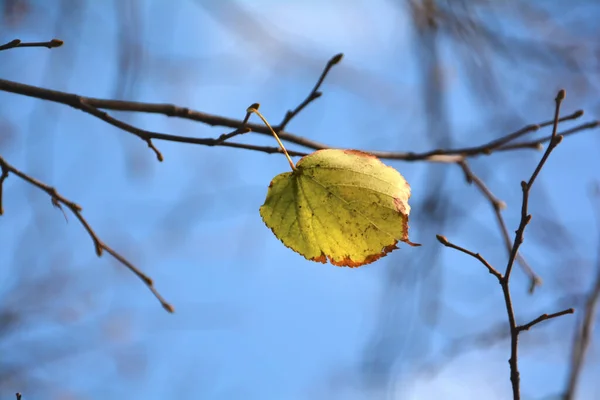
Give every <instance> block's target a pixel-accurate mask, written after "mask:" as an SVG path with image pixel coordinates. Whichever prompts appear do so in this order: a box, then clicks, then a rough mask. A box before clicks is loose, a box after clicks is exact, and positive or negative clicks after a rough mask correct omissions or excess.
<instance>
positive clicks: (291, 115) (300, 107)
mask: <svg viewBox="0 0 600 400" xmlns="http://www.w3.org/2000/svg"><path fill="white" fill-rule="evenodd" d="M343 57H344V55H343V54H342V53H339V54H336V55H335V56H333V57H332V58H331V59H330V60H329V61H328V62H327V65H325V69H324V70H323V72H322V73H321V76H320V77H319V80H318V81H317V83H316V84H315V86H314V87H313V89H312V90H311V91H310V93H309V94H308V96H307V97H306V98H305V99H304V101H302V103H300V104H299V105H298V107H296V108H295V109H293V110H289V111H288V112H287V113H285V117H283V120H282V121H281V123H280V124H279V125H278V126H277V127H275V128H274V129H275V132H276V133H278V134H279V132H281V131H283V130H284V129H285V128H286V127H287V124H289V122H290V121H291V120H292V118H294V117H295V116H296V115H298V114H299V113H300V112H301V111H302V110H304V109H305V108H306V107H307V106H308V105H309V104H310V103H312V102H313V101H315V100H316V99H318V98H319V97H321V95H322V94H323V93H321V92H320V91H319V89H320V88H321V85H322V84H323V81H324V80H325V78H326V77H327V74H328V73H329V71H331V68H333V67H334V66H335V65H336V64H338V63H339V62H340V61H342V58H343Z"/></svg>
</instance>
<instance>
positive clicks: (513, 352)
mask: <svg viewBox="0 0 600 400" xmlns="http://www.w3.org/2000/svg"><path fill="white" fill-rule="evenodd" d="M564 98H565V91H564V90H560V91H559V92H558V94H557V95H556V98H555V100H554V101H555V104H556V106H555V108H554V124H553V125H552V136H551V139H550V144H549V145H548V147H547V149H546V151H545V152H544V155H543V156H542V158H541V160H540V162H539V163H538V165H537V166H536V168H535V170H534V171H533V174H531V178H529V181H528V182H525V181H523V182H521V188H522V190H523V202H522V205H521V220H520V222H519V227H518V228H517V231H516V233H515V240H514V242H513V245H512V251H511V253H510V256H509V258H508V262H507V264H506V270H505V272H504V277H503V278H502V280H501V282H500V285H501V287H502V292H503V294H504V303H505V305H506V313H507V314H508V324H509V328H510V339H511V340H510V342H511V343H510V358H509V360H508V362H509V364H510V381H511V383H512V390H513V399H514V400H519V399H520V398H521V384H520V382H521V377H520V373H519V360H518V351H519V332H520V331H519V329H518V326H517V322H516V319H515V313H514V309H513V305H512V299H511V295H510V287H509V281H510V274H511V272H512V268H513V265H514V262H515V259H516V257H517V253H518V252H519V247H520V246H521V243H523V234H524V233H525V227H526V226H527V224H529V221H531V215H530V214H528V208H529V194H530V192H531V187H532V186H533V183H534V182H535V179H536V178H537V176H538V175H539V173H540V171H541V170H542V168H543V166H544V164H545V163H546V160H547V159H548V157H549V156H550V153H552V150H554V148H555V147H556V146H557V145H558V144H559V143H560V140H561V139H562V136H557V131H558V123H559V116H560V106H561V104H562V101H563V100H564Z"/></svg>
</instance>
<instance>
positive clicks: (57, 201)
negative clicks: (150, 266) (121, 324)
mask: <svg viewBox="0 0 600 400" xmlns="http://www.w3.org/2000/svg"><path fill="white" fill-rule="evenodd" d="M0 167H1V168H2V171H8V173H11V174H14V175H16V176H18V177H19V178H21V179H22V180H24V181H25V182H27V183H29V184H31V185H33V186H35V187H37V188H38V189H40V190H42V191H44V192H46V194H48V196H50V199H51V200H52V204H54V205H55V206H57V207H59V208H61V209H62V207H61V205H63V206H65V207H66V208H68V209H69V210H70V211H71V213H73V215H75V217H76V218H77V219H78V220H79V222H80V223H81V225H82V226H83V227H84V229H85V230H86V232H87V233H88V234H89V236H90V238H91V239H92V242H93V243H94V248H95V250H96V254H97V255H98V257H100V256H102V252H103V251H104V250H106V252H107V253H109V254H110V255H111V256H113V257H114V258H115V259H116V260H117V261H119V262H120V263H121V264H123V265H124V266H125V267H127V268H128V269H129V270H130V271H131V272H133V273H134V274H135V275H136V276H137V277H138V278H140V279H141V280H142V281H143V282H144V283H145V284H146V286H147V287H148V289H150V291H151V292H152V293H153V294H154V296H155V297H156V298H157V299H158V301H160V303H161V305H162V306H163V308H164V309H165V310H167V311H168V312H170V313H172V312H174V311H175V310H174V308H173V306H172V305H171V304H169V303H168V302H167V301H166V300H165V299H164V298H163V297H162V296H161V295H160V293H159V292H158V291H157V290H156V288H155V287H154V283H153V282H152V279H151V278H150V277H149V276H147V275H146V274H144V273H143V272H142V271H140V270H139V269H138V268H137V267H136V266H135V265H133V264H132V263H131V262H129V261H128V260H127V259H126V258H125V257H123V256H122V255H120V254H119V253H117V252H116V251H115V250H113V249H112V248H111V247H109V246H108V245H107V244H106V243H104V242H103V241H102V240H101V239H100V238H99V237H98V235H96V233H95V232H94V230H93V229H92V227H91V226H90V224H89V223H88V221H87V220H86V219H85V218H84V217H83V215H82V213H81V211H82V209H81V207H80V206H79V205H78V204H76V203H74V202H72V201H71V200H68V199H66V198H65V197H63V196H62V195H60V194H59V193H58V192H57V191H56V189H55V188H53V187H51V186H48V185H46V184H45V183H43V182H40V181H38V180H37V179H35V178H33V177H31V176H29V175H27V174H25V173H24V172H22V171H20V170H19V169H17V168H15V167H13V166H12V165H10V164H9V163H8V162H7V161H6V160H5V159H4V158H3V157H2V156H0Z"/></svg>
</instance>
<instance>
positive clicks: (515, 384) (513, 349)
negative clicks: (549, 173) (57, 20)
mask: <svg viewBox="0 0 600 400" xmlns="http://www.w3.org/2000/svg"><path fill="white" fill-rule="evenodd" d="M564 98H565V91H564V90H560V91H559V92H558V94H557V96H556V99H555V103H556V107H555V110H554V120H553V121H554V122H553V124H552V136H551V139H550V145H549V146H548V148H547V149H546V152H545V153H544V155H543V156H542V158H541V160H540V161H539V163H538V165H537V166H536V168H535V170H534V171H533V173H532V175H531V178H530V179H529V181H528V182H524V181H523V182H521V187H522V189H523V203H522V207H521V221H520V223H519V228H518V229H517V231H516V233H515V240H514V243H513V245H512V247H511V252H510V255H509V259H508V263H507V266H506V270H505V272H504V275H502V274H501V273H500V272H498V271H497V270H496V269H495V268H494V267H493V266H492V265H490V264H489V263H488V262H487V261H486V260H485V259H484V258H483V257H482V256H481V255H480V254H479V253H475V252H472V251H470V250H467V249H465V248H463V247H460V246H457V245H454V244H452V243H450V242H449V241H448V240H447V239H446V238H445V237H444V236H441V235H437V238H438V240H439V241H440V243H442V244H443V245H445V246H447V247H451V248H453V249H456V250H458V251H460V252H463V253H465V254H468V255H470V256H471V257H474V258H476V259H478V260H479V261H480V262H481V263H482V264H483V265H484V266H485V267H486V268H487V269H488V271H489V272H490V273H491V274H492V275H494V276H495V277H496V279H497V280H498V282H499V283H500V287H501V288H502V295H503V297H504V305H505V307H506V314H507V316H508V326H509V328H510V358H509V360H508V362H509V365H510V381H511V386H512V392H513V400H520V398H521V388H520V387H521V385H520V379H521V378H520V373H519V364H518V349H519V333H521V332H522V331H525V330H528V329H529V328H531V327H532V326H534V325H535V324H537V323H539V322H541V321H545V320H547V319H551V318H556V317H559V316H561V315H565V314H571V313H573V312H574V310H573V309H568V310H564V311H561V312H558V313H554V314H543V315H541V316H540V317H538V318H536V319H534V320H533V321H531V322H529V323H527V324H525V325H517V322H516V318H515V311H514V307H513V304H512V298H511V293H510V274H511V271H512V268H513V265H514V262H515V260H516V257H517V253H518V250H519V246H520V245H521V243H522V242H523V233H524V231H525V227H526V226H527V224H528V223H529V221H530V220H531V215H529V214H528V205H529V193H530V191H531V187H532V186H533V183H534V182H535V179H536V178H537V176H538V175H539V173H540V171H541V170H542V168H543V166H544V164H545V163H546V161H547V160H548V157H549V156H550V153H551V152H552V150H553V149H554V148H555V147H556V146H557V145H558V143H560V141H561V139H562V136H559V135H557V130H558V124H559V121H560V118H559V114H560V106H561V103H562V101H563V100H564ZM513 136H518V135H517V134H514V135H513ZM461 167H462V168H463V171H464V172H465V176H466V178H467V181H469V182H475V183H476V184H477V180H476V179H477V177H476V176H475V175H474V174H473V173H472V171H470V169H469V168H468V166H467V164H466V163H464V162H463V163H462V164H461ZM479 184H480V190H481V191H482V192H483V193H484V196H486V197H488V199H490V201H491V202H492V204H497V206H496V207H498V208H500V203H499V201H498V200H497V199H496V198H495V197H494V196H493V194H492V193H491V192H490V191H489V190H488V189H487V188H486V187H485V185H484V184H483V182H481V181H479Z"/></svg>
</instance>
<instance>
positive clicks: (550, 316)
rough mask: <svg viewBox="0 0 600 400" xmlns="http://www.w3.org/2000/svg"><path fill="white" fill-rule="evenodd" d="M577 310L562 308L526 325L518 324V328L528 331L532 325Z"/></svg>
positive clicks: (520, 330)
mask: <svg viewBox="0 0 600 400" xmlns="http://www.w3.org/2000/svg"><path fill="white" fill-rule="evenodd" d="M574 312H575V309H574V308H567V309H566V310H562V311H559V312H555V313H552V314H542V315H540V316H539V317H537V318H536V319H534V320H533V321H531V322H528V323H526V324H525V325H519V326H517V330H518V331H519V332H522V331H528V330H529V329H530V328H531V327H532V326H534V325H537V324H539V323H540V322H542V321H546V320H549V319H552V318H556V317H560V316H562V315H567V314H573V313H574Z"/></svg>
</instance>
